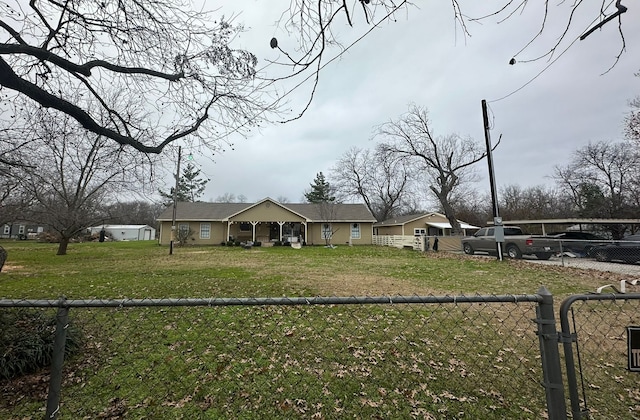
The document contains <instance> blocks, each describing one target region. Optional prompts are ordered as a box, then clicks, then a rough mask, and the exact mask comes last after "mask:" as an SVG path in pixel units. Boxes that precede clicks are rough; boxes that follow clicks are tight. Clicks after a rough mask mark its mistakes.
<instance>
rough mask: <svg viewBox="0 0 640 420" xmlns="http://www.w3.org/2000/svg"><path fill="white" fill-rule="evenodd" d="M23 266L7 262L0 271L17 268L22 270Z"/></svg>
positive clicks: (15, 269)
mask: <svg viewBox="0 0 640 420" xmlns="http://www.w3.org/2000/svg"><path fill="white" fill-rule="evenodd" d="M23 268H24V266H23V265H9V264H5V266H4V267H2V272H3V273H5V272H8V271H17V270H22V269H23Z"/></svg>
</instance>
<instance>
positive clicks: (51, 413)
mask: <svg viewBox="0 0 640 420" xmlns="http://www.w3.org/2000/svg"><path fill="white" fill-rule="evenodd" d="M66 300H67V299H66V298H65V297H62V298H60V301H59V303H58V313H57V314H56V336H55V339H54V342H53V356H52V358H51V378H50V379H49V395H48V396H47V413H46V417H45V418H46V419H55V418H56V416H57V415H58V410H59V409H60V393H61V390H62V365H63V364H64V351H65V347H66V342H67V327H68V326H69V307H68V306H65V302H66Z"/></svg>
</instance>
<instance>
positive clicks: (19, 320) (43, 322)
mask: <svg viewBox="0 0 640 420" xmlns="http://www.w3.org/2000/svg"><path fill="white" fill-rule="evenodd" d="M55 326H56V318H55V316H47V315H46V314H45V313H44V312H43V311H41V310H28V309H23V308H18V309H11V308H5V309H3V310H2V311H0V379H11V378H14V377H17V376H20V375H24V374H27V373H32V372H36V371H37V370H39V369H42V368H44V367H46V366H49V365H50V364H51V359H52V358H53V343H54V338H55ZM81 341H82V340H81V334H80V332H79V330H77V329H76V328H74V327H73V326H71V325H70V326H69V328H68V329H67V341H66V343H65V355H66V356H69V355H71V354H74V353H76V352H77V351H78V350H79V349H80V345H81Z"/></svg>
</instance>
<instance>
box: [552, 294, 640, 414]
mask: <svg viewBox="0 0 640 420" xmlns="http://www.w3.org/2000/svg"><path fill="white" fill-rule="evenodd" d="M560 321H561V324H562V336H563V342H564V350H565V359H566V362H567V372H568V375H567V382H568V386H569V396H570V398H571V412H572V415H573V418H575V419H579V418H590V419H637V418H640V377H639V376H638V375H640V372H634V371H630V369H629V363H628V362H629V358H628V357H629V354H630V349H629V346H628V340H627V338H628V337H627V334H628V332H627V327H630V326H640V294H607V295H598V294H591V295H576V296H572V297H571V298H568V299H567V300H565V301H564V302H563V303H562V305H561V310H560Z"/></svg>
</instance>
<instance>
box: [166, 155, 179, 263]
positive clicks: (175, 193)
mask: <svg viewBox="0 0 640 420" xmlns="http://www.w3.org/2000/svg"><path fill="white" fill-rule="evenodd" d="M181 160H182V146H178V167H177V169H176V186H175V188H174V189H173V217H172V218H171V241H170V242H169V255H173V241H174V240H175V237H176V213H177V211H178V185H179V181H180V161H181Z"/></svg>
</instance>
